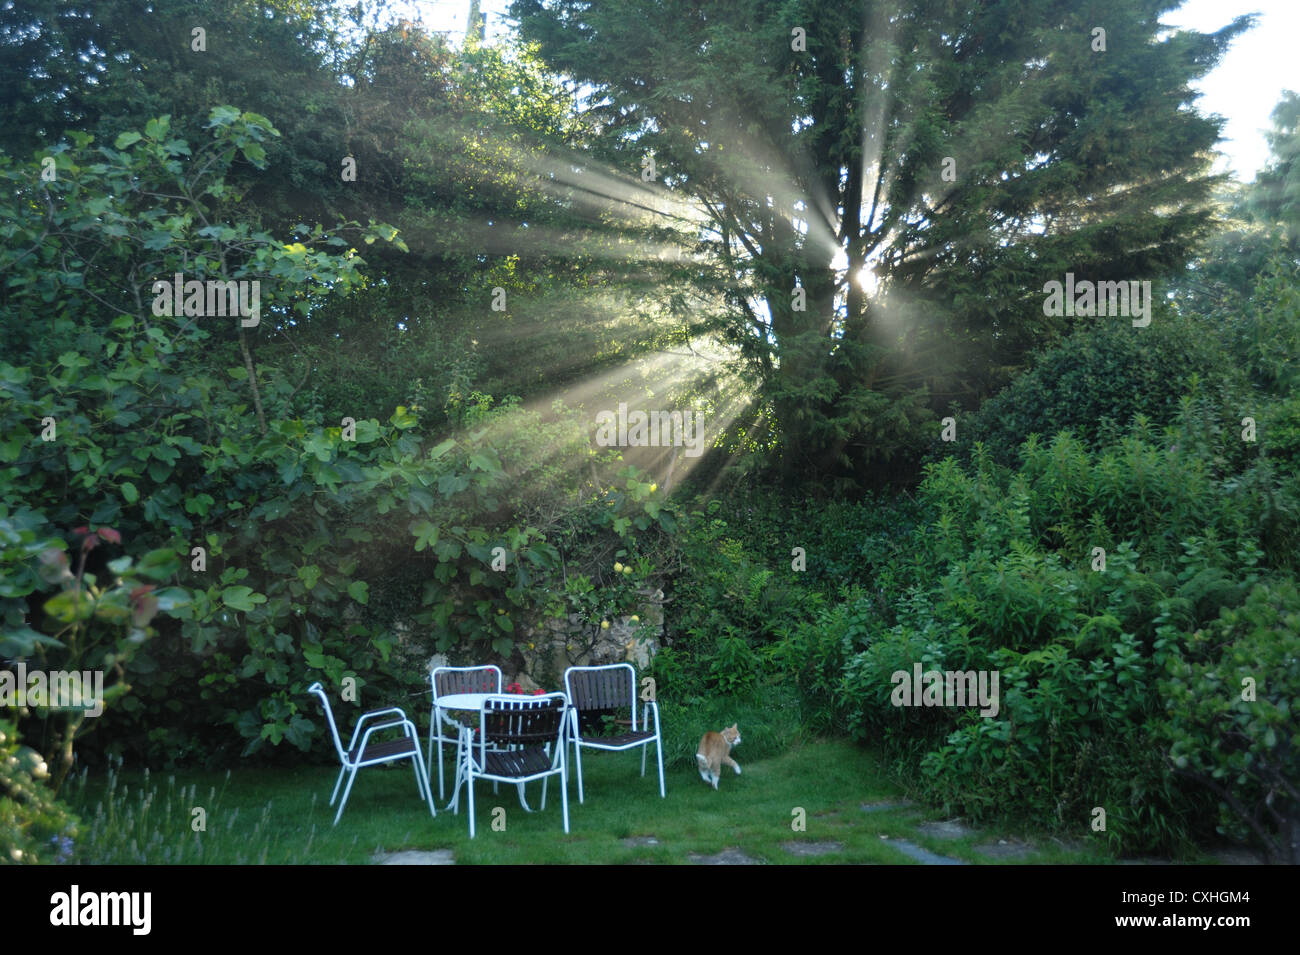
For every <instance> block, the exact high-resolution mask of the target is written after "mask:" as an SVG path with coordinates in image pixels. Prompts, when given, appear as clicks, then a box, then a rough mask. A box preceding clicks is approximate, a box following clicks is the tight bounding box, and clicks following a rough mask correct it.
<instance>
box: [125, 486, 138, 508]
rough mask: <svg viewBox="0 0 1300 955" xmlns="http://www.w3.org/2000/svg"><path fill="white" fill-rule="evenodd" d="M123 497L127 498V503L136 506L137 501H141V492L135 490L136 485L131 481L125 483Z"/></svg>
mask: <svg viewBox="0 0 1300 955" xmlns="http://www.w3.org/2000/svg"><path fill="white" fill-rule="evenodd" d="M122 497H123V498H125V500H126V503H128V504H134V503H135V502H136V501H138V500H140V492H139V491H137V490H136V489H135V485H134V484H132V483H131V482H130V481H123V482H122Z"/></svg>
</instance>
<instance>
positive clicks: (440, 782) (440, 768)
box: [438, 733, 444, 799]
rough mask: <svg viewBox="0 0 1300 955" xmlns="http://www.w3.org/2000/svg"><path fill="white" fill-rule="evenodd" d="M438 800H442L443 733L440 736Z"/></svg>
mask: <svg viewBox="0 0 1300 955" xmlns="http://www.w3.org/2000/svg"><path fill="white" fill-rule="evenodd" d="M438 798H439V799H442V798H444V797H443V789H442V733H439V734H438Z"/></svg>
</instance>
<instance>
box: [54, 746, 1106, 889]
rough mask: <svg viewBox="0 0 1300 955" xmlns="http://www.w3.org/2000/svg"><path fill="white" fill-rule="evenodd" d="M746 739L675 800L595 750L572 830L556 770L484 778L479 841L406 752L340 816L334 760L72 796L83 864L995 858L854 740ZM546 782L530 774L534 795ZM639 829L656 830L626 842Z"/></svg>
mask: <svg viewBox="0 0 1300 955" xmlns="http://www.w3.org/2000/svg"><path fill="white" fill-rule="evenodd" d="M744 750H745V747H744V744H743V743H742V745H741V746H739V747H737V749H736V751H735V753H734V754H733V755H734V756H735V757H736V759H737V760H738V761H739V762H740V764H741V766H742V767H743V769H744V773H743V775H740V776H736V775H734V774H732V773H730V772H727V771H726V770H724V778H723V779H722V782H721V783H720V786H719V791H717V792H715V791H714V790H713V789H711V788H709V787H708V786H706V785H705V784H704V783H703V782H702V781H701V780H700V778H699V775H698V773H696V772H695V771H694V770H693V769H689V768H684V767H681V766H680V764H678V765H676V766H674V767H673V768H670V769H668V771H667V773H666V785H667V792H668V796H667V798H666V799H660V798H659V794H658V786H657V780H656V779H655V769H654V765H653V753H652V754H651V757H650V760H648V763H649V765H648V766H647V773H646V776H645V778H644V779H643V778H642V777H641V776H640V775H639V772H640V757H639V755H638V754H636V753H588V754H587V755H585V756H584V759H583V771H584V782H585V785H586V797H587V798H586V803H585V804H583V805H579V804H578V801H577V785H576V781H571V782H570V803H569V818H570V833H569V835H567V836H566V835H565V834H564V830H563V826H562V824H561V816H560V804H559V792H558V788H557V785H556V784H552V786H551V787H550V789H549V792H548V797H547V804H546V809H545V811H539V812H534V813H525V812H524V811H523V810H522V809H521V808H520V806H519V802H518V800H517V799H516V798H515V794H514V791H513V789H512V788H508V787H504V786H503V787H502V788H501V792H500V793H499V794H495V795H494V794H493V792H492V787H491V785H490V784H487V783H480V784H478V787H477V789H476V810H477V828H478V836H477V838H476V839H474V840H472V841H471V840H470V838H469V831H468V822H467V820H466V817H465V812H466V805H465V798H464V793H463V792H462V797H461V814H460V815H459V816H457V815H453V814H452V813H451V812H449V811H443V810H442V808H441V807H440V808H439V811H438V817H437V819H433V818H431V817H430V816H429V813H428V810H427V808H426V807H425V806H424V804H423V802H421V801H420V800H418V799H417V796H416V786H415V779H414V773H413V772H412V770H411V767H410V764H409V763H408V764H402V765H398V766H393V767H381V768H371V769H365V770H362V771H361V772H360V773H359V774H358V776H357V781H356V783H355V784H354V786H353V789H352V795H351V798H350V799H349V801H348V806H347V809H346V810H345V811H344V813H343V818H342V820H341V821H340V822H339V825H338V826H337V827H335V826H333V825H332V820H333V818H334V810H333V809H331V808H330V807H329V805H328V802H329V794H330V791H331V790H332V788H333V786H334V780H335V778H336V776H337V774H338V770H337V769H336V768H330V767H304V768H297V769H250V770H242V771H236V772H234V773H229V772H227V773H192V774H173V775H168V776H165V777H164V776H159V775H158V774H152V775H150V774H148V773H143V774H125V773H110V774H109V775H108V776H107V777H100V778H98V779H89V778H87V777H85V776H82V777H78V778H77V779H76V780H75V781H74V782H73V784H72V785H71V786H70V787H69V789H68V791H67V792H66V795H67V796H68V801H69V802H70V803H71V804H72V805H73V807H74V809H76V811H77V812H78V814H79V815H80V816H81V819H82V828H81V831H80V833H79V834H78V837H77V840H76V848H75V855H74V859H75V861H78V862H89V863H145V864H173V865H176V864H196V863H204V864H212V863H223V864H248V863H294V864H301V863H326V864H328V863H349V864H361V863H368V862H371V861H373V858H374V856H375V855H376V854H377V853H380V852H397V851H403V850H425V851H429V850H436V849H450V850H451V851H452V853H453V856H454V858H455V860H456V862H457V863H460V864H483V865H489V864H531V863H614V864H618V863H638V862H650V863H686V862H690V861H692V860H691V858H690V857H691V855H692V854H699V855H714V854H716V853H719V852H721V851H722V850H724V849H740V850H741V851H742V852H744V853H745V854H746V855H747V856H748V857H750V858H751V859H754V860H757V861H760V862H767V863H792V864H819V863H822V864H825V863H831V864H842V863H890V864H915V863H913V862H912V860H910V859H909V858H908V857H906V856H905V855H903V854H902V853H901V852H899V851H898V850H897V849H896V848H894V847H893V846H891V845H890V842H891V841H893V840H897V839H900V838H901V839H907V840H909V841H911V842H913V843H915V844H917V845H921V846H924V847H925V848H928V849H930V850H931V851H933V852H937V853H940V854H942V855H947V856H953V857H956V858H961V859H966V860H967V861H970V862H981V863H990V862H993V861H995V860H990V859H988V858H986V857H984V856H982V855H980V854H979V853H978V852H976V851H975V848H974V846H975V845H976V844H982V843H986V842H989V841H996V838H997V836H998V835H999V833H997V832H992V831H991V832H986V833H981V834H980V835H979V836H977V837H970V838H964V839H959V840H944V839H934V838H927V837H926V836H923V835H922V834H920V833H918V832H917V831H916V829H915V826H916V825H917V824H918V823H920V822H922V821H923V820H924V819H925V818H926V816H927V813H926V812H925V810H924V809H923V808H921V807H908V808H902V809H894V810H888V811H883V812H873V813H866V812H863V811H862V808H861V806H862V804H863V803H873V802H900V801H902V799H903V796H902V793H901V792H900V790H899V789H898V788H897V786H896V785H895V784H893V783H892V782H891V781H890V780H889V778H888V776H887V774H886V772H885V771H884V768H883V767H882V766H881V765H880V764H879V763H878V762H877V761H876V759H875V757H874V756H873V755H872V754H871V753H869V752H867V751H864V750H863V749H861V748H859V747H856V746H854V745H852V744H850V743H848V742H844V741H807V742H798V741H796V742H795V743H794V745H793V746H791V747H790V748H789V749H787V750H786V751H785V752H784V753H781V754H779V755H775V756H771V757H769V758H767V759H758V760H755V761H754V762H748V761H747V760H746V755H745V751H744ZM450 769H451V766H450V760H448V771H450ZM434 786H435V789H436V786H437V777H436V775H435V776H434ZM539 788H540V784H538V783H533V784H531V785H530V786H529V791H528V798H529V804H530V805H532V806H534V808H536V806H537V802H538V790H539ZM449 795H450V793H449ZM435 796H436V792H435ZM497 806H500V807H502V808H504V809H505V812H506V815H505V829H504V831H500V832H498V831H494V830H493V829H492V818H493V813H492V810H493V808H494V807H497ZM195 808H201V809H203V810H204V814H205V818H204V820H203V821H204V823H205V829H204V830H203V831H197V832H196V831H195V822H196V820H197V818H198V816H197V815H196V814H195V813H194V812H193V810H194V809H195ZM800 809H801V810H803V816H804V817H805V818H806V830H805V831H802V832H796V831H794V830H793V828H792V822H794V821H795V819H796V810H800ZM931 815H932V814H931ZM637 836H649V837H653V838H654V839H656V840H657V842H658V844H657V845H629V844H626V843H625V842H624V840H626V839H629V838H631V837H637ZM882 836H884V837H887V838H882ZM826 842H834V843H838V844H839V848H838V849H836V850H835V851H833V852H830V853H828V854H824V855H796V854H793V853H792V852H790V851H788V849H787V848H786V847H787V845H790V844H795V843H826ZM1034 842H1035V844H1036V845H1037V846H1039V847H1041V849H1042V851H1041V852H1039V853H1036V854H1034V855H1031V856H1028V857H1026V858H1025V859H1023V860H1019V861H1033V862H1075V863H1080V862H1082V863H1097V862H1105V861H1111V860H1109V859H1108V858H1106V857H1105V856H1104V855H1102V853H1101V851H1100V850H1099V849H1097V850H1095V849H1091V848H1083V849H1078V850H1073V851H1072V850H1067V849H1064V848H1060V847H1059V846H1056V845H1055V844H1053V843H1052V842H1051V841H1050V840H1047V839H1034ZM1049 847H1050V848H1049Z"/></svg>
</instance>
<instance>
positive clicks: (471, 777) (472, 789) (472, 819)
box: [465, 773, 474, 839]
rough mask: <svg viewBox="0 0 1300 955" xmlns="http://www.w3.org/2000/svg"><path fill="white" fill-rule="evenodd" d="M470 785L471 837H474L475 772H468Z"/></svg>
mask: <svg viewBox="0 0 1300 955" xmlns="http://www.w3.org/2000/svg"><path fill="white" fill-rule="evenodd" d="M465 782H466V785H468V786H469V837H470V838H471V839H473V838H474V774H473V773H469V774H467V778H466V780H465Z"/></svg>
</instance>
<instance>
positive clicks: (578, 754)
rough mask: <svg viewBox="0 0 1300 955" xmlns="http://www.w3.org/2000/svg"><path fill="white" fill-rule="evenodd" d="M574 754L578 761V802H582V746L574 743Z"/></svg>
mask: <svg viewBox="0 0 1300 955" xmlns="http://www.w3.org/2000/svg"><path fill="white" fill-rule="evenodd" d="M573 755H574V757H575V759H576V761H577V763H578V802H582V801H583V799H582V747H581V746H579V745H578V744H576V743H575V744H574V745H573Z"/></svg>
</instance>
